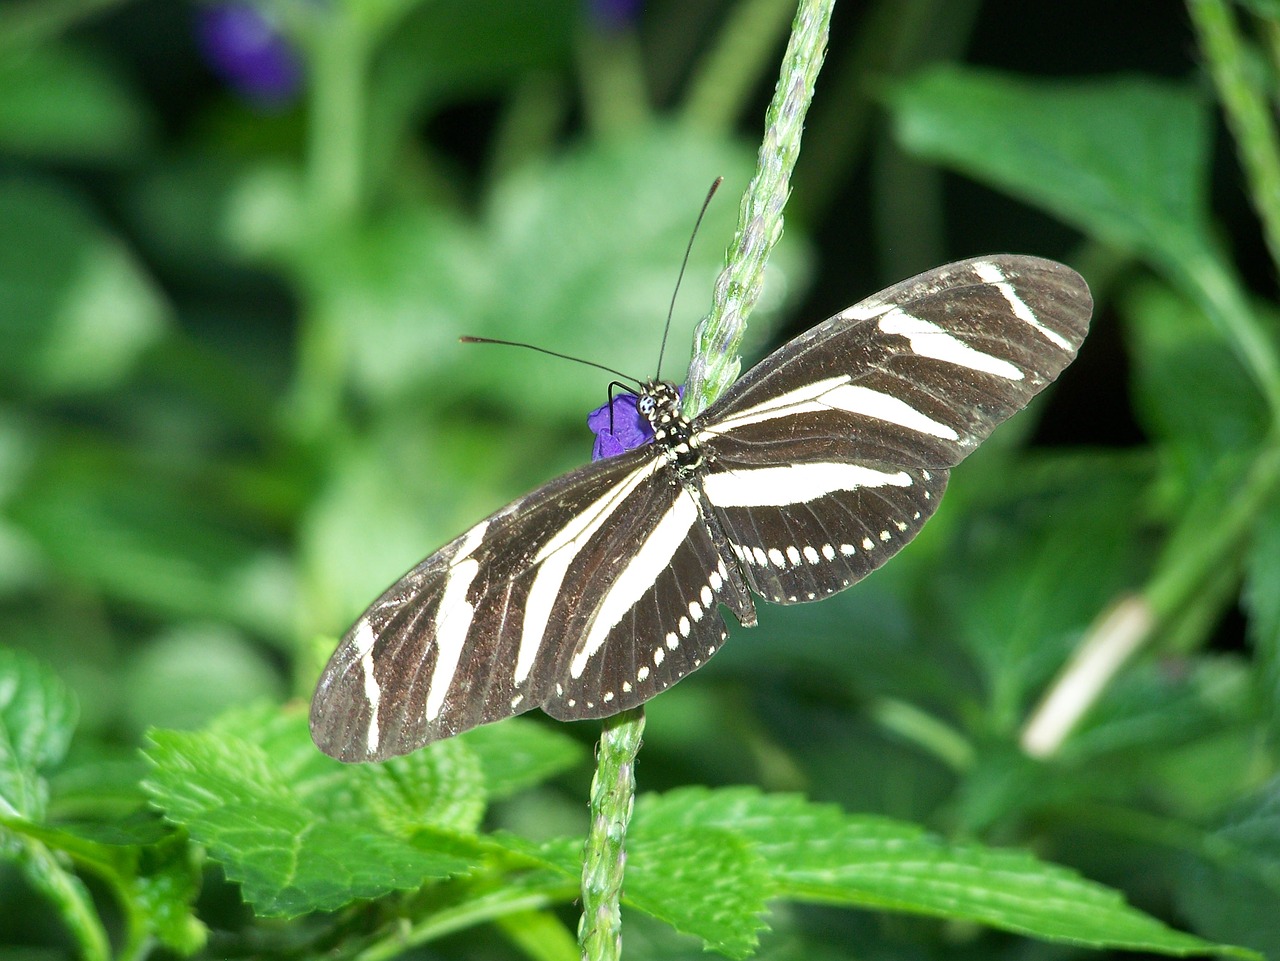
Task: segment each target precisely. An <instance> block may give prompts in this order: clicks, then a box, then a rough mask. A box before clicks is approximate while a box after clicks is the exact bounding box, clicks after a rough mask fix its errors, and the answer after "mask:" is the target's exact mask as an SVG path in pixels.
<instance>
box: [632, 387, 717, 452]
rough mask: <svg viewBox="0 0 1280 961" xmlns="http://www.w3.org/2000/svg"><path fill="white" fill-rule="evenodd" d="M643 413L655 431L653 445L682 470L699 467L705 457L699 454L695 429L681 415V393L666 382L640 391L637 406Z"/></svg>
mask: <svg viewBox="0 0 1280 961" xmlns="http://www.w3.org/2000/svg"><path fill="white" fill-rule="evenodd" d="M636 410H637V411H639V412H640V413H641V414H642V415H643V416H644V418H645V420H647V421H648V422H649V426H650V427H652V428H653V441H654V443H655V444H658V445H660V446H662V447H664V448H666V450H667V451H668V453H669V455H670V456H671V458H672V460H673V461H674V462H675V463H676V465H677V466H678V467H682V468H693V467H696V466H698V464H699V463H700V462H701V460H702V455H701V454H700V453H699V452H698V448H697V442H696V438H695V437H694V434H693V425H692V424H691V423H690V421H689V420H688V418H686V417H685V416H684V414H682V413H681V412H680V390H679V388H677V387H676V385H675V384H673V383H671V382H669V381H665V380H658V381H649V382H648V383H647V384H645V385H644V387H643V388H642V389H641V391H640V399H639V400H638V401H637V402H636Z"/></svg>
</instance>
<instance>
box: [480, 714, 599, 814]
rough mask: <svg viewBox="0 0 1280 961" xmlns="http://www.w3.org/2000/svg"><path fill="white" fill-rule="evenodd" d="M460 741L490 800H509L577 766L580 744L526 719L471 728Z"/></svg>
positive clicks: (580, 749) (580, 757)
mask: <svg viewBox="0 0 1280 961" xmlns="http://www.w3.org/2000/svg"><path fill="white" fill-rule="evenodd" d="M461 740H462V742H463V743H464V744H466V745H467V747H468V748H470V749H471V750H472V751H473V752H474V753H475V755H476V758H477V759H478V760H479V762H480V768H481V770H482V771H483V772H484V785H485V789H486V791H487V792H488V795H489V797H490V798H495V799H496V798H504V797H510V796H511V795H513V794H516V793H517V792H519V791H523V790H524V789H526V788H529V787H533V786H534V785H535V784H541V783H542V782H543V781H545V780H547V779H548V778H552V777H555V776H556V775H557V774H559V773H561V772H562V771H567V770H569V769H570V768H572V767H574V766H576V765H577V764H579V763H581V761H582V759H583V756H584V753H585V752H584V751H583V749H582V745H581V744H579V743H578V742H577V741H575V740H574V739H573V738H571V737H570V736H569V735H567V734H565V733H563V732H561V731H558V730H555V729H554V728H551V727H549V726H548V725H546V724H539V723H537V722H536V721H531V720H529V719H527V718H518V717H516V718H511V719H509V720H507V721H503V722H502V723H501V724H486V725H484V726H483V727H477V728H473V729H472V730H470V731H468V732H466V733H465V734H463V735H462V736H461Z"/></svg>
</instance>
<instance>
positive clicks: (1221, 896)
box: [1173, 779, 1280, 958]
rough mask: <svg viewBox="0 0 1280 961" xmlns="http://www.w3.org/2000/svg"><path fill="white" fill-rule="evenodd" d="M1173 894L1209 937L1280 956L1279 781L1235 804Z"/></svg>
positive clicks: (1181, 907) (1188, 864) (1184, 873)
mask: <svg viewBox="0 0 1280 961" xmlns="http://www.w3.org/2000/svg"><path fill="white" fill-rule="evenodd" d="M1201 847H1202V851H1201V854H1200V857H1198V858H1195V859H1188V860H1187V862H1186V864H1185V866H1184V868H1183V879H1182V883H1180V884H1175V886H1174V888H1173V890H1174V892H1175V894H1176V896H1177V900H1178V906H1179V908H1180V909H1181V910H1183V911H1184V912H1185V913H1186V914H1187V916H1188V917H1189V918H1190V919H1191V920H1192V921H1193V922H1194V923H1195V925H1196V927H1197V929H1199V930H1201V931H1203V932H1204V933H1205V934H1206V935H1207V936H1209V937H1214V938H1222V939H1227V940H1231V941H1236V942H1238V943H1240V944H1244V945H1248V946H1249V947H1251V948H1255V949H1256V950H1258V951H1259V952H1261V953H1263V954H1265V955H1266V956H1267V957H1271V958H1274V957H1280V917H1277V913H1276V910H1275V906H1276V904H1277V903H1280V779H1277V780H1272V781H1271V782H1270V783H1269V784H1267V785H1266V786H1265V787H1264V788H1263V789H1262V790H1260V791H1259V792H1258V793H1257V794H1256V795H1254V796H1253V797H1251V798H1248V799H1246V800H1245V801H1243V802H1240V803H1239V804H1237V805H1235V807H1234V808H1233V810H1231V811H1230V812H1229V813H1228V814H1227V816H1226V817H1225V818H1224V819H1223V821H1222V824H1221V826H1220V827H1219V828H1218V829H1217V830H1216V831H1214V832H1213V833H1212V834H1210V835H1209V836H1208V837H1207V838H1205V840H1204V842H1203V844H1202V846H1201Z"/></svg>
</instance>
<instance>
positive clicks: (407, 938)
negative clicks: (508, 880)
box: [355, 887, 573, 961]
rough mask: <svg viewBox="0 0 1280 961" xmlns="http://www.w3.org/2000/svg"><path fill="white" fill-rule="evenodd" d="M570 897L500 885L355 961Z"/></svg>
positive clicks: (380, 960)
mask: <svg viewBox="0 0 1280 961" xmlns="http://www.w3.org/2000/svg"><path fill="white" fill-rule="evenodd" d="M572 897H573V889H572V888H571V887H570V888H564V889H551V888H547V889H542V890H537V891H528V890H520V891H512V890H511V889H509V888H503V889H500V890H498V891H495V892H494V893H493V894H492V895H491V896H489V897H485V898H477V899H475V900H470V901H467V902H466V903H465V904H461V905H459V906H457V907H455V908H445V909H443V910H440V911H435V912H433V913H432V914H431V916H430V918H429V919H428V920H426V921H424V922H422V923H420V924H415V925H413V926H412V927H410V928H408V929H407V930H406V929H397V930H396V931H395V933H394V934H392V935H390V936H388V937H385V938H382V939H380V940H378V941H376V942H374V943H373V944H371V945H369V946H368V947H366V948H365V949H364V950H363V951H361V952H360V953H359V954H357V955H356V956H355V961H388V959H390V958H395V957H399V956H400V955H402V954H404V952H405V951H406V950H408V949H409V948H412V947H415V946H417V945H421V944H426V943H427V942H429V941H434V940H435V939H437V938H443V937H445V936H446V935H449V934H453V933H455V932H457V931H464V930H466V929H468V928H472V927H475V926H476V925H477V924H482V923H483V922H485V921H493V920H496V919H498V918H504V917H509V916H511V915H513V914H518V913H520V912H522V911H541V910H543V909H544V908H548V907H551V906H553V905H556V904H560V903H563V902H564V901H567V900H569V899H570V898H572Z"/></svg>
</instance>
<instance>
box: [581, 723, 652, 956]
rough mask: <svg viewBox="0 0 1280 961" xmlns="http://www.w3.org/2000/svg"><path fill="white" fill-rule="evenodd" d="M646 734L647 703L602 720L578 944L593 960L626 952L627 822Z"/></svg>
mask: <svg viewBox="0 0 1280 961" xmlns="http://www.w3.org/2000/svg"><path fill="white" fill-rule="evenodd" d="M643 734H644V708H643V707H637V708H635V709H633V710H630V711H623V712H622V713H621V714H617V715H614V716H613V717H611V718H608V719H606V720H605V722H604V730H603V731H601V733H600V747H599V751H598V752H597V758H596V773H595V777H594V778H592V781H591V827H590V829H589V830H588V832H587V842H586V846H585V849H584V851H583V858H582V919H581V921H579V923H578V946H579V947H580V948H581V949H582V957H583V958H584V959H589V961H617V959H618V958H620V957H621V956H622V905H621V899H622V878H623V872H624V869H625V867H626V861H627V854H626V839H627V825H628V824H629V823H630V822H631V810H632V807H633V806H634V804H635V793H636V778H635V763H636V755H637V754H638V753H639V751H640V744H641V740H642V735H643Z"/></svg>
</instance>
